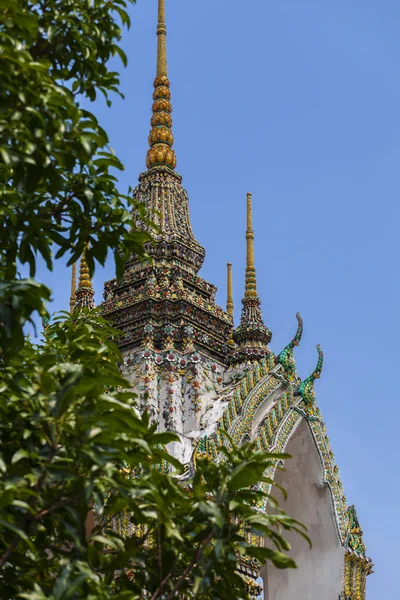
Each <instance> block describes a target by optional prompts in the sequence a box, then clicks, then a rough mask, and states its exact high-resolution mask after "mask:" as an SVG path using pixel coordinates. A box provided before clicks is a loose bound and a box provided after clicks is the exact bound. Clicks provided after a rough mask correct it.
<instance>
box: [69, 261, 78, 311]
mask: <svg viewBox="0 0 400 600" xmlns="http://www.w3.org/2000/svg"><path fill="white" fill-rule="evenodd" d="M75 294H76V262H74V263H73V265H72V275H71V296H70V299H69V312H71V313H72V312H73V310H74V308H75Z"/></svg>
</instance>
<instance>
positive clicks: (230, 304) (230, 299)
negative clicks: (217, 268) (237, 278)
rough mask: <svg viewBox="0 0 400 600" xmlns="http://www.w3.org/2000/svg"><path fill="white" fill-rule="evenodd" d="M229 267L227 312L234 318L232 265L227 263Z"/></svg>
mask: <svg viewBox="0 0 400 600" xmlns="http://www.w3.org/2000/svg"><path fill="white" fill-rule="evenodd" d="M226 267H227V299H226V312H227V313H228V315H230V316H231V317H233V289H232V263H229V262H228V263H226Z"/></svg>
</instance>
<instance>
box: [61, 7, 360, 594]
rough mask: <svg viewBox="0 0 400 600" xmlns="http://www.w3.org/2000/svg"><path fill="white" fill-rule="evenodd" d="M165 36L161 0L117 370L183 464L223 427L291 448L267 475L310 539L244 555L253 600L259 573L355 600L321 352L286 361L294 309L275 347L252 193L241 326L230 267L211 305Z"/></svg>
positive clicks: (122, 290)
mask: <svg viewBox="0 0 400 600" xmlns="http://www.w3.org/2000/svg"><path fill="white" fill-rule="evenodd" d="M166 34H167V30H166V24H165V0H158V26H157V38H158V50H157V73H156V78H155V80H154V93H153V105H152V117H151V129H150V134H149V139H148V142H149V148H148V151H147V157H146V166H147V170H146V171H145V172H144V173H142V174H140V175H139V182H138V185H137V187H136V188H135V190H134V197H135V199H136V200H138V201H140V202H143V203H144V204H145V205H146V207H147V208H148V210H149V213H150V216H151V217H152V218H153V220H154V221H155V222H156V224H157V226H158V230H157V233H156V234H153V237H154V239H155V244H154V245H149V247H148V252H149V254H150V255H151V258H152V261H151V262H143V261H141V260H140V259H139V258H138V257H132V259H131V260H129V261H128V262H127V263H126V265H125V272H124V276H123V278H122V279H121V280H120V281H117V280H115V279H114V280H112V281H108V282H107V283H106V284H105V291H104V303H103V305H102V308H103V313H104V315H105V316H107V317H108V318H109V319H110V320H111V321H112V322H113V323H114V324H115V325H116V326H117V327H118V328H119V329H120V330H121V332H122V334H123V335H122V338H121V341H120V349H121V352H122V355H123V360H124V364H123V371H124V374H125V376H126V377H127V378H128V379H129V380H130V382H131V383H132V387H133V389H134V390H135V391H136V393H137V394H138V398H139V407H140V409H141V410H142V411H147V412H148V413H149V415H150V417H151V419H153V420H154V421H155V422H157V423H158V426H159V429H160V430H161V431H164V430H168V431H174V432H176V433H177V434H178V435H179V437H180V439H181V442H180V443H179V444H178V443H176V444H174V445H173V447H171V448H169V450H170V452H172V453H173V454H174V455H175V456H176V457H177V458H179V459H180V460H181V461H182V462H183V463H185V464H187V465H188V466H191V467H193V465H195V463H196V460H195V459H196V456H198V455H199V454H203V455H204V454H207V455H209V456H211V457H213V458H217V447H218V445H219V444H220V443H221V442H222V439H221V431H222V430H225V431H227V432H228V433H229V435H230V436H231V437H232V438H233V440H234V441H235V442H236V443H238V444H240V443H242V442H244V441H247V440H255V441H256V443H257V445H258V447H259V448H260V449H261V450H266V451H267V450H270V451H277V452H283V451H285V452H288V453H289V454H291V455H292V457H293V458H292V459H288V460H287V461H286V464H285V470H280V469H279V470H278V471H277V472H276V473H275V472H271V473H269V475H270V476H271V477H272V478H275V480H276V482H277V483H278V484H279V485H282V486H284V487H286V488H287V490H288V495H289V499H288V501H287V502H286V503H285V504H283V508H284V509H285V510H286V511H287V512H288V513H289V514H290V515H291V516H293V517H294V518H297V519H298V520H300V521H302V522H303V523H305V524H306V525H307V527H308V529H309V535H310V537H311V539H312V541H313V547H312V549H311V550H310V549H309V547H308V544H306V542H305V541H304V540H303V539H302V538H299V536H297V537H294V536H289V538H290V541H291V543H292V556H293V558H294V559H295V560H296V562H297V564H298V566H299V568H298V569H297V570H290V571H289V570H285V571H279V570H277V569H275V568H271V567H268V568H267V567H263V568H261V569H260V565H258V564H257V563H254V562H251V561H249V562H244V563H243V564H242V565H241V570H242V574H243V576H244V577H245V578H247V581H248V587H249V589H250V590H252V593H253V594H254V596H257V595H258V594H260V593H261V591H260V586H259V584H258V583H257V581H260V579H259V578H260V575H261V576H262V578H263V580H264V590H263V595H264V598H266V599H268V600H286V599H294V598H296V600H321V599H324V600H338V598H340V599H341V600H364V599H365V585H366V577H367V575H368V574H369V573H370V572H371V567H372V564H371V561H370V560H369V559H368V558H367V556H366V551H365V546H364V543H363V540H362V532H361V529H360V526H359V523H358V519H357V515H356V512H355V510H354V507H349V506H348V505H347V501H346V498H345V496H344V492H343V488H342V484H341V481H340V476H339V471H338V467H337V466H336V464H335V460H334V456H333V453H332V450H331V448H330V443H329V438H328V436H327V432H326V427H325V424H324V422H323V420H322V417H321V413H320V410H319V408H318V405H317V402H316V396H315V390H314V383H315V380H316V379H317V378H319V377H320V375H321V370H322V363H323V355H322V350H321V349H320V347H319V346H318V359H317V365H316V367H315V369H314V371H313V372H312V373H311V375H310V376H309V377H307V378H306V379H304V380H303V381H302V380H301V379H300V378H299V376H298V374H297V372H296V363H295V358H294V348H295V347H297V346H298V345H299V343H300V340H301V336H302V332H303V322H302V320H301V317H300V315H299V314H298V315H297V321H298V326H297V331H296V333H295V335H294V337H293V339H292V340H291V341H290V342H289V343H288V345H287V346H286V347H285V348H284V349H283V350H282V351H280V352H278V353H277V354H275V353H274V352H273V351H272V349H271V347H270V342H271V338H272V334H271V331H270V330H269V329H268V327H267V326H266V324H265V323H264V318H263V315H262V311H261V301H260V298H259V296H258V293H257V284H256V267H255V263H256V261H255V255H254V231H253V220H252V211H253V206H252V197H251V194H248V195H247V204H246V207H247V227H246V273H245V291H244V297H243V301H242V305H243V306H242V312H241V318H240V323H239V325H238V326H237V327H236V328H235V327H234V322H233V298H232V265H231V264H230V263H228V278H227V282H228V286H227V287H228V293H227V306H226V310H224V309H223V308H221V307H219V306H218V305H217V304H216V302H215V294H216V288H215V286H214V285H212V284H211V283H209V282H207V281H205V280H204V279H203V278H202V277H201V276H200V275H199V271H200V268H201V266H202V264H203V261H204V257H205V251H204V248H203V247H202V246H201V245H200V244H199V242H198V241H197V240H196V238H195V236H194V233H193V230H192V226H191V222H190V213H189V199H188V194H187V192H186V190H185V189H184V188H183V186H182V177H181V176H180V175H179V174H178V173H177V172H176V170H175V169H176V165H177V158H176V155H175V151H174V148H173V144H174V138H173V133H172V116H171V114H172V103H171V88H170V81H169V79H168V71H167V51H166ZM255 210H257V208H255ZM141 226H142V227H143V228H145V227H146V225H145V224H141ZM259 276H261V277H262V276H263V274H262V273H261V274H260V273H259ZM92 291H93V290H92V287H91V282H90V279H89V278H88V271H87V267H86V265H85V261H84V260H83V262H81V268H80V278H79V285H78V288H77V289H76V290H75V288H74V285H73V289H72V294H73V298H72V305H74V304H75V303H76V304H81V305H84V306H91V305H92V303H93V293H92ZM266 491H268V490H266ZM266 509H267V507H266V506H265V507H263V510H266ZM261 542H262V540H261ZM254 543H260V540H256V539H255V540H254Z"/></svg>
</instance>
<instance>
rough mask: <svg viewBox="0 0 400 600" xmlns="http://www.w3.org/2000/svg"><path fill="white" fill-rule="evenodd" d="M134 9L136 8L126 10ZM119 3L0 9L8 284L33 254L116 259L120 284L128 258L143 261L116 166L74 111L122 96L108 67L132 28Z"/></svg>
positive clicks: (0, 257) (90, 125) (0, 179)
mask: <svg viewBox="0 0 400 600" xmlns="http://www.w3.org/2000/svg"><path fill="white" fill-rule="evenodd" d="M130 1H132V2H133V1H134V0H130ZM126 7H127V2H125V0H107V1H105V0H96V1H95V2H86V1H82V0H66V1H64V2H59V1H58V0H46V2H44V1H37V0H31V1H30V0H2V1H1V2H0V56H1V60H0V78H1V81H2V85H1V89H0V106H1V109H0V238H1V239H2V244H1V246H0V275H2V277H4V278H6V279H8V280H9V279H12V278H14V277H15V275H16V272H17V264H18V262H20V263H22V264H24V263H27V264H28V265H29V268H30V275H31V276H32V277H33V276H34V275H35V270H36V255H37V254H40V255H41V256H42V257H43V259H44V260H45V261H46V264H47V266H48V268H49V269H51V268H52V265H53V258H52V246H54V247H55V248H56V255H55V256H56V258H59V257H60V256H62V255H64V254H65V253H68V254H70V259H69V264H71V263H72V262H74V261H76V260H77V259H78V258H79V256H80V255H81V254H82V253H83V250H84V248H85V247H86V245H87V244H88V243H90V248H89V250H88V252H87V262H88V265H89V268H90V271H91V272H93V269H94V261H95V260H96V261H98V262H99V263H100V264H102V265H104V263H105V260H106V257H107V253H108V250H109V249H110V250H112V251H114V257H115V261H116V266H117V273H118V276H121V275H122V270H123V264H124V260H126V259H127V258H128V257H129V256H130V255H131V254H132V253H134V254H138V255H141V256H144V254H145V252H144V247H143V243H144V242H146V241H149V240H150V236H149V234H148V233H145V232H143V231H139V230H138V229H137V227H136V225H135V222H134V221H133V219H132V209H135V211H136V212H137V213H138V214H137V216H138V217H144V218H145V216H146V215H145V214H144V208H143V206H140V205H135V206H133V205H132V202H133V201H132V198H131V197H130V196H129V195H124V194H121V193H120V192H119V190H118V187H117V180H116V178H115V175H114V172H115V170H117V171H118V170H121V169H123V165H122V163H121V162H120V161H119V159H118V158H117V157H116V156H115V154H114V153H113V152H112V151H111V150H110V148H109V140H108V135H107V133H106V132H105V131H104V129H103V128H102V127H101V126H100V124H99V123H98V120H97V119H96V117H95V116H94V114H92V113H91V112H89V111H88V110H84V109H83V108H82V107H81V106H80V103H81V102H82V100H83V99H86V100H89V101H90V100H94V99H95V98H96V97H97V95H98V93H99V92H100V93H102V94H104V96H105V97H106V98H107V102H108V103H110V100H109V96H110V94H111V93H119V74H118V73H117V72H114V71H110V70H109V68H108V64H107V63H108V61H109V59H110V58H111V57H113V56H115V55H116V56H119V57H120V58H121V59H122V61H123V62H124V63H126V57H125V55H124V53H123V51H122V49H121V48H120V47H119V45H118V42H119V41H120V39H121V33H122V32H121V27H120V25H119V24H118V22H117V17H118V19H119V20H120V21H121V22H122V23H123V24H125V25H127V26H129V16H128V14H127V12H126Z"/></svg>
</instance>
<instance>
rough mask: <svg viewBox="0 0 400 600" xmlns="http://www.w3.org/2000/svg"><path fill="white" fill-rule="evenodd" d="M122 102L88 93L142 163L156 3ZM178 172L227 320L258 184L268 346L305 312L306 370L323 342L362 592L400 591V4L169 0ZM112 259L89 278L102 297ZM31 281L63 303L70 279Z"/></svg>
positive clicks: (130, 47) (136, 167)
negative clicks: (362, 568)
mask: <svg viewBox="0 0 400 600" xmlns="http://www.w3.org/2000/svg"><path fill="white" fill-rule="evenodd" d="M130 12H131V16H132V28H131V30H130V32H129V33H125V37H124V42H123V47H124V49H125V50H126V52H127V54H128V58H129V65H128V68H127V69H126V70H124V72H123V73H122V88H123V91H124V93H125V96H126V98H125V101H122V100H119V99H116V100H115V101H114V104H113V106H112V108H111V109H107V108H106V107H105V106H104V105H103V104H101V103H98V104H97V105H96V112H97V114H98V116H99V118H100V121H101V123H102V124H103V126H105V128H106V129H107V131H108V132H109V133H110V138H111V144H112V146H113V148H114V149H115V151H116V153H117V154H118V156H119V157H120V158H121V159H122V161H123V162H124V164H125V166H126V171H125V172H124V173H123V174H122V176H121V177H120V182H121V190H123V191H125V190H126V189H127V187H128V185H129V184H132V185H134V184H135V183H136V181H137V175H138V173H139V172H141V171H143V170H144V168H145V166H144V161H145V154H146V148H147V142H146V140H147V135H148V130H149V121H150V112H151V102H152V100H151V95H152V81H153V77H154V72H155V48H156V38H155V20H156V2H155V0H151V1H150V0H139V2H138V4H137V5H136V6H134V7H132V9H131V10H130ZM167 19H168V23H167V26H168V57H169V76H170V79H171V90H172V103H173V108H174V113H173V117H174V134H175V140H176V143H175V149H176V152H177V157H178V169H177V170H178V171H179V172H180V173H181V174H182V175H183V178H184V180H183V182H184V185H185V187H186V188H187V190H188V192H189V197H190V208H191V216H192V224H193V228H194V232H195V234H196V236H197V239H198V240H199V241H200V243H202V244H203V245H204V246H205V247H206V250H207V256H206V262H205V265H204V267H203V270H202V273H201V274H202V276H203V277H204V278H205V279H207V280H209V281H211V282H213V283H214V284H216V285H217V286H218V288H219V291H218V301H219V303H220V304H221V305H224V304H225V268H226V267H225V265H226V262H227V261H231V262H232V263H233V276H234V293H235V317H236V320H238V319H239V316H240V300H241V297H242V293H243V285H244V259H245V254H244V252H245V243H244V229H245V199H246V196H245V194H246V192H247V191H251V192H253V205H254V208H253V210H254V221H255V223H254V225H255V235H256V241H255V245H256V267H257V275H258V287H259V294H260V297H261V299H262V303H263V304H262V305H263V314H264V318H265V322H266V324H267V326H268V327H269V328H270V329H271V330H272V331H273V340H272V344H271V346H272V349H273V350H274V351H276V352H278V351H280V350H281V349H282V347H283V346H285V345H286V344H287V343H288V341H289V340H290V339H291V338H292V336H293V333H294V331H295V329H296V319H295V313H296V311H297V310H299V311H300V312H301V315H302V317H303V319H304V324H305V333H304V337H303V341H302V343H301V345H300V347H299V348H298V349H297V351H296V359H297V364H298V370H299V373H300V375H301V376H302V377H306V376H307V375H309V373H310V372H311V371H312V370H313V368H314V366H315V364H316V360H317V353H316V350H315V345H316V344H317V343H320V344H321V345H322V347H323V350H324V354H325V366H324V371H323V375H322V378H321V380H319V381H318V382H317V384H316V390H317V394H318V402H319V405H320V408H321V411H322V413H323V416H324V419H325V421H326V422H327V426H328V433H329V437H330V440H331V444H332V448H333V450H334V453H335V455H336V458H337V462H338V464H339V467H340V471H341V477H342V481H343V484H344V488H345V492H346V495H347V498H348V500H349V502H350V503H355V504H356V508H357V510H358V514H359V518H360V522H361V526H362V528H363V530H364V533H365V541H366V544H367V547H368V553H369V555H370V556H371V558H372V559H373V561H374V563H375V569H376V573H375V574H374V575H372V576H371V577H370V578H369V581H368V600H380V599H381V598H395V597H397V596H398V582H397V571H396V569H397V551H398V548H397V538H398V536H399V534H400V527H399V525H400V516H399V510H398V506H399V501H398V495H399V493H400V484H399V479H398V472H399V470H398V461H397V441H398V401H399V392H398V386H397V384H396V376H397V373H398V372H399V364H398V361H399V352H398V344H399V340H400V319H399V301H398V298H399V292H400V274H399V269H398V264H399V249H398V224H399V217H400V209H399V197H400V194H399V192H400V190H399V187H400V183H399V177H398V172H399V171H398V165H399V157H400V111H399V106H400V60H399V59H400V56H399V54H400V44H399V34H398V31H399V21H400V4H399V2H398V0H379V2H378V1H377V0H351V2H349V0H336V1H335V2H329V3H328V2H321V1H320V0H303V1H302V2H300V1H299V0H280V1H279V2H265V1H264V0H252V1H251V2H243V0H242V1H239V0H230V2H227V1H225V2H223V1H221V0H202V1H199V2H196V3H194V2H188V0H167ZM112 276H113V271H112V264H111V262H110V266H109V268H107V269H106V270H105V272H104V271H103V270H98V271H97V272H96V274H95V279H94V283H95V286H96V293H97V301H98V302H100V301H101V295H102V287H103V282H104V280H105V279H109V278H111V277H112ZM39 277H40V278H41V280H42V281H46V282H47V283H48V284H49V285H50V287H52V288H53V289H54V290H55V292H54V303H53V306H52V308H54V310H59V309H62V308H63V309H67V308H68V299H69V285H70V280H69V273H68V272H67V270H66V269H64V268H63V267H62V266H59V267H58V268H57V271H56V273H54V274H52V275H49V274H47V273H46V272H45V271H44V268H42V269H41V270H40V273H39Z"/></svg>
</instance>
